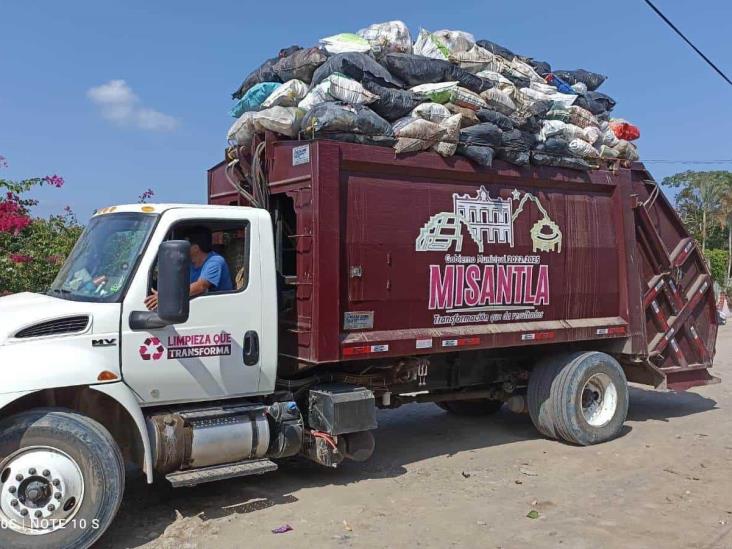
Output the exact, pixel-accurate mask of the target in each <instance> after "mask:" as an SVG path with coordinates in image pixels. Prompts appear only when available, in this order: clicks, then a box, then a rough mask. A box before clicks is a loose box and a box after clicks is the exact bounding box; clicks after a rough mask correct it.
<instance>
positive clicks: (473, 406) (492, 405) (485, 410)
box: [435, 398, 503, 416]
mask: <svg viewBox="0 0 732 549" xmlns="http://www.w3.org/2000/svg"><path fill="white" fill-rule="evenodd" d="M435 404H437V405H438V406H439V407H440V408H442V409H443V410H447V411H448V412H450V413H451V414H455V415H458V416H489V415H492V414H495V413H496V412H497V411H498V410H500V409H501V406H503V401H502V400H492V399H490V398H477V399H472V400H445V401H443V402H435Z"/></svg>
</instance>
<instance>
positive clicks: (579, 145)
mask: <svg viewBox="0 0 732 549" xmlns="http://www.w3.org/2000/svg"><path fill="white" fill-rule="evenodd" d="M569 150H570V152H571V153H572V154H573V155H575V156H578V157H580V158H599V156H600V153H599V152H598V151H597V149H595V147H593V146H592V145H590V144H589V143H588V142H587V141H584V140H582V139H572V141H570V142H569Z"/></svg>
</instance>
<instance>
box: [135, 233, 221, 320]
mask: <svg viewBox="0 0 732 549" xmlns="http://www.w3.org/2000/svg"><path fill="white" fill-rule="evenodd" d="M182 237H183V239H184V240H187V241H188V242H190V243H191V289H190V296H191V297H196V296H199V295H203V294H205V293H209V292H230V291H231V290H233V289H234V285H233V284H232V282H231V274H230V272H229V266H228V265H227V264H226V260H225V259H224V258H223V257H222V256H221V255H219V254H218V253H216V252H215V251H213V243H212V238H211V231H210V229H208V228H207V227H203V226H200V225H199V226H195V227H191V228H189V229H185V230H184V232H183V235H182ZM145 306H146V307H147V308H148V309H149V310H151V311H154V310H155V309H157V307H158V292H157V291H156V290H153V291H152V294H150V295H149V296H147V297H146V298H145Z"/></svg>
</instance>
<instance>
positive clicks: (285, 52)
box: [277, 46, 302, 59]
mask: <svg viewBox="0 0 732 549" xmlns="http://www.w3.org/2000/svg"><path fill="white" fill-rule="evenodd" d="M301 49H302V46H290V47H289V48H282V49H281V50H280V53H279V54H278V55H277V57H279V58H280V59H282V58H283V57H287V56H288V55H292V54H293V53H295V52H296V51H300V50H301Z"/></svg>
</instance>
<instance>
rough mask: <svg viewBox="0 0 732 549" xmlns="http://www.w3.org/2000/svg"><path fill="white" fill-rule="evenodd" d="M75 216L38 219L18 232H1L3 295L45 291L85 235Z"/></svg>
mask: <svg viewBox="0 0 732 549" xmlns="http://www.w3.org/2000/svg"><path fill="white" fill-rule="evenodd" d="M81 230H82V227H81V226H80V225H79V224H78V222H77V221H76V218H75V217H74V215H73V214H72V213H71V212H69V211H67V212H66V213H65V214H64V215H55V216H51V217H50V218H48V219H41V218H35V219H32V220H31V222H30V224H29V225H28V226H27V227H26V228H24V229H23V230H22V231H20V232H19V233H18V234H12V233H8V232H0V295H2V294H5V293H16V292H42V291H45V290H46V289H47V288H48V286H50V284H51V282H52V281H53V279H54V278H55V276H56V273H57V272H58V270H59V268H60V267H61V265H62V263H63V262H64V260H65V259H66V256H67V255H68V254H69V252H70V251H71V248H72V247H73V246H74V243H75V242H76V239H77V238H78V237H79V235H80V234H81Z"/></svg>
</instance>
